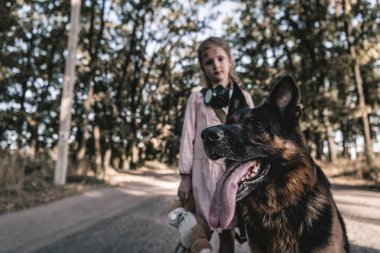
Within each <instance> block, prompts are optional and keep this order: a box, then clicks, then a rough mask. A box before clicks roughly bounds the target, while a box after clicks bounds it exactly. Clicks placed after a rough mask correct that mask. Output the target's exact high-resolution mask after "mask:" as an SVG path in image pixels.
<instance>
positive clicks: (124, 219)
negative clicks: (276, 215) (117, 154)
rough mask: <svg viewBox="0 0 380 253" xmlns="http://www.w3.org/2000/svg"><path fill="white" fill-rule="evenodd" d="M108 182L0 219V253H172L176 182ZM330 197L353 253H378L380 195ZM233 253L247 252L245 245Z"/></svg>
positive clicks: (353, 192) (337, 189) (346, 192)
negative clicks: (108, 185) (171, 222)
mask: <svg viewBox="0 0 380 253" xmlns="http://www.w3.org/2000/svg"><path fill="white" fill-rule="evenodd" d="M113 182H115V183H118V184H121V186H120V187H114V188H106V189H101V190H94V191H89V192H86V193H84V194H80V195H76V196H72V197H68V198H65V199H63V200H60V201H55V202H52V203H50V204H47V205H43V206H39V207H35V208H31V209H28V210H24V211H20V212H15V213H9V214H5V215H3V216H0V252H1V253H3V252H7V253H10V252H12V253H37V252H38V253H63V252H70V253H75V252H80V253H90V252H93V253H112V252H118V253H119V252H126V253H140V252H141V253H145V252H147V253H161V252H163V253H166V252H172V250H173V248H174V246H175V244H176V241H177V231H176V230H175V229H174V228H172V227H171V226H169V225H168V224H167V221H166V215H167V212H168V209H169V206H170V202H171V200H172V198H173V196H174V194H175V192H176V188H177V186H178V176H177V175H176V174H175V173H174V172H173V171H170V170H160V171H155V172H152V171H148V170H144V171H141V172H135V173H129V174H125V175H123V176H119V177H115V178H114V179H113ZM333 192H334V198H335V199H336V202H337V204H338V207H339V209H340V210H341V212H342V214H343V216H344V218H345V221H346V225H347V230H348V236H349V239H350V243H351V249H352V252H353V253H359V252H360V253H364V252H368V253H375V252H376V253H380V240H379V239H378V238H380V211H379V210H380V193H378V192H372V191H367V190H363V189H357V188H350V187H345V186H334V191H333ZM215 238H216V237H214V238H213V244H216V240H215ZM236 248H237V252H238V253H246V252H248V249H247V245H246V244H245V245H236Z"/></svg>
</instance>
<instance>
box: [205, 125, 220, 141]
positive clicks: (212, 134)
mask: <svg viewBox="0 0 380 253" xmlns="http://www.w3.org/2000/svg"><path fill="white" fill-rule="evenodd" d="M223 137H224V131H223V129H222V128H220V127H208V128H206V129H205V130H203V131H202V133H201V138H202V139H203V141H218V140H221V139H223Z"/></svg>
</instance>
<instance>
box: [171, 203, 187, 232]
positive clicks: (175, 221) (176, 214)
mask: <svg viewBox="0 0 380 253" xmlns="http://www.w3.org/2000/svg"><path fill="white" fill-rule="evenodd" d="M184 212H186V211H185V209H184V208H183V207H177V208H175V209H174V210H172V211H170V212H169V213H168V222H169V224H170V225H172V226H173V227H175V228H178V227H179V222H180V216H181V215H182V214H183V213H184Z"/></svg>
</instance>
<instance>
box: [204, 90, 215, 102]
mask: <svg viewBox="0 0 380 253" xmlns="http://www.w3.org/2000/svg"><path fill="white" fill-rule="evenodd" d="M212 93H213V90H212V88H209V89H206V90H205V92H204V94H203V101H204V102H205V104H206V105H207V106H208V105H210V104H211V102H212V95H213V94H212Z"/></svg>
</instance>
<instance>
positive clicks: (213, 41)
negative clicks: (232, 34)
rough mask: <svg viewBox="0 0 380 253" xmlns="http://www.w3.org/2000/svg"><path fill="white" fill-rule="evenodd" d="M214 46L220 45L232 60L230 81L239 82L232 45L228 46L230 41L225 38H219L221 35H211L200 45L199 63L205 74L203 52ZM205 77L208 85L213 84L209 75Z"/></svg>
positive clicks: (229, 74)
mask: <svg viewBox="0 0 380 253" xmlns="http://www.w3.org/2000/svg"><path fill="white" fill-rule="evenodd" d="M212 46H216V47H220V48H222V49H223V50H224V51H225V52H226V54H227V56H228V58H229V60H230V62H231V69H230V70H229V72H228V81H229V82H230V83H239V78H238V77H237V75H236V73H235V68H234V65H235V60H234V58H233V57H232V54H231V49H230V47H229V46H228V43H227V41H225V40H224V39H222V38H219V37H209V38H208V39H206V40H204V41H203V42H202V43H201V44H200V45H199V48H198V61H199V64H200V66H201V70H202V72H203V74H204V73H205V71H204V67H203V63H202V54H203V53H204V52H205V51H206V50H208V49H210V47H212ZM204 77H205V79H206V80H205V81H206V83H207V86H209V87H210V86H211V83H210V80H209V79H208V77H207V75H206V74H204Z"/></svg>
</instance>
